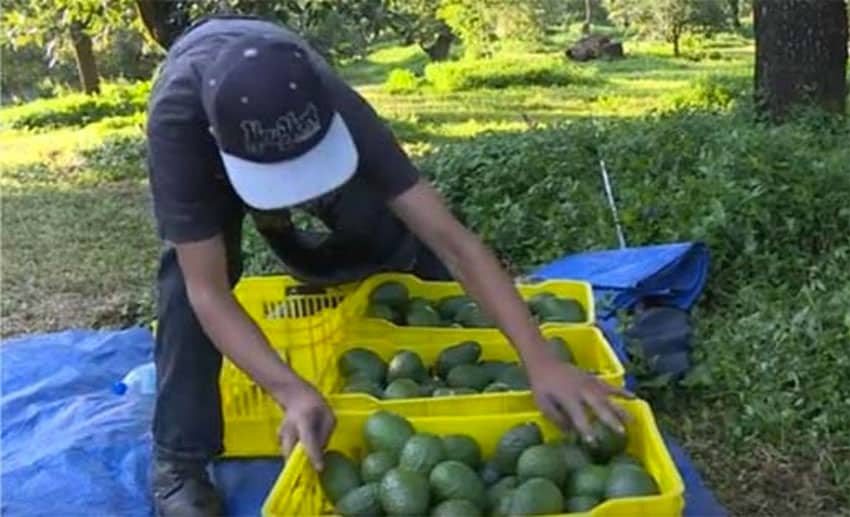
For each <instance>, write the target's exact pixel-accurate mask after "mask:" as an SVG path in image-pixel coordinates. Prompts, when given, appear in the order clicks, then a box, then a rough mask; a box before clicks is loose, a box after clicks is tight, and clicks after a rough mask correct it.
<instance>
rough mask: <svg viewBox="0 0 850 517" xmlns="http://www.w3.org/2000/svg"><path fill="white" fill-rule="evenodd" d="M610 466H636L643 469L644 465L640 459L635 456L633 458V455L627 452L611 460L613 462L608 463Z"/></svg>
mask: <svg viewBox="0 0 850 517" xmlns="http://www.w3.org/2000/svg"><path fill="white" fill-rule="evenodd" d="M608 464H609V465H611V466H614V465H634V466H636V467H643V463H641V461H640V460H639V459H637V458H635V457H634V456H632V455H631V454H627V453H625V452H623V453H621V454H618V455H616V456H614V457H613V458H611V460H610V461H609V462H608Z"/></svg>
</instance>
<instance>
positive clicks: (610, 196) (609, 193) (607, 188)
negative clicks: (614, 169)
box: [599, 158, 626, 249]
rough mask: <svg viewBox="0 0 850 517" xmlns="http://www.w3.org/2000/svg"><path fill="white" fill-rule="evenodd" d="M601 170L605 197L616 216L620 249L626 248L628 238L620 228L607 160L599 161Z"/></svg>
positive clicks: (615, 221) (615, 222) (615, 224)
mask: <svg viewBox="0 0 850 517" xmlns="http://www.w3.org/2000/svg"><path fill="white" fill-rule="evenodd" d="M599 168H600V170H601V171H602V183H603V184H604V185H605V197H606V198H607V199H608V207H609V208H611V214H612V215H613V216H614V226H615V227H616V229H617V240H618V241H619V242H620V248H621V249H622V248H625V247H626V238H625V237H624V236H623V227H622V226H620V214H619V213H617V204H616V203H615V202H614V193H613V191H612V189H611V180H610V179H609V178H608V169H607V168H606V167H605V160H603V159H602V158H600V159H599Z"/></svg>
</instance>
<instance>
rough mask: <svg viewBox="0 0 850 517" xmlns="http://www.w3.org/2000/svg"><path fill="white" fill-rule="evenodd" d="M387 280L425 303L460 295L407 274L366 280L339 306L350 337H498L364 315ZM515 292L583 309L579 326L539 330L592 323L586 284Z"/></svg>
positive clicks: (522, 287) (555, 283) (453, 286)
mask: <svg viewBox="0 0 850 517" xmlns="http://www.w3.org/2000/svg"><path fill="white" fill-rule="evenodd" d="M388 281H396V282H400V283H402V284H404V285H405V286H407V288H408V290H409V292H410V296H418V297H422V298H426V299H429V300H439V299H440V298H444V297H446V296H454V295H459V294H464V293H465V291H464V289H463V286H461V285H460V284H459V283H457V282H427V281H424V280H420V279H419V278H417V277H415V276H413V275H408V274H396V273H383V274H379V275H374V276H371V277H369V279H367V280H365V281H364V282H362V283H361V284H360V285H359V286H358V287H357V289H355V290H354V291H353V292H352V293H351V294H350V295H349V296H347V297H346V298H345V301H343V303H342V304H341V305H340V310H341V312H342V315H343V318H345V320H346V325H347V326H348V328H349V331H350V332H351V333H352V335H357V336H359V337H380V336H382V335H392V336H393V337H398V336H404V335H406V334H407V333H409V332H416V333H419V332H422V331H427V332H429V333H431V335H432V336H434V337H435V338H437V339H441V338H440V337H439V336H442V335H449V334H451V333H452V332H455V331H457V330H463V332H465V335H466V336H467V339H476V340H482V339H486V338H487V337H488V336H493V335H501V331H500V330H498V329H496V328H493V329H486V328H485V329H479V328H474V329H456V328H444V327H405V326H399V325H396V324H394V323H392V322H389V321H385V320H381V319H378V318H369V317H367V316H366V310H367V309H368V307H369V295H370V294H371V292H372V291H373V290H374V289H375V288H376V287H377V286H378V285H380V284H382V283H384V282H388ZM517 290H518V291H519V293H520V295H521V296H522V297H523V298H524V299H528V298H531V297H532V296H534V295H535V294H540V293H543V292H549V293H552V294H554V295H556V296H559V297H568V298H573V299H575V300H576V301H578V302H579V304H580V305H581V306H582V307H583V308H584V312H585V314H586V315H587V318H586V319H585V321H583V322H581V323H546V324H544V325H542V328H549V327H573V326H587V325H590V324H592V323H593V322H594V321H595V320H596V312H595V306H594V300H593V289H592V288H591V286H590V284H589V283H587V282H580V281H573V280H548V281H545V282H540V283H536V284H517Z"/></svg>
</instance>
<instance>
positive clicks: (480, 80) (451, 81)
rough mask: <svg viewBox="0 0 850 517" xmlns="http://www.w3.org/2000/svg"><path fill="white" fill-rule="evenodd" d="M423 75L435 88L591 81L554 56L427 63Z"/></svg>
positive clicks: (470, 87) (459, 88) (586, 74)
mask: <svg viewBox="0 0 850 517" xmlns="http://www.w3.org/2000/svg"><path fill="white" fill-rule="evenodd" d="M425 78H426V79H427V81H428V82H429V83H431V84H432V85H433V86H434V88H436V89H437V90H439V91H445V92H453V91H462V90H471V89H475V88H508V87H511V86H566V85H569V84H576V83H587V82H592V81H594V80H595V78H594V76H592V75H590V73H589V72H587V71H585V70H580V69H579V68H578V67H576V66H575V65H572V64H570V63H567V62H565V61H563V60H562V59H560V58H559V57H556V56H547V57H539V56H538V57H534V56H498V57H495V58H491V59H464V60H461V61H451V62H443V63H431V64H429V65H428V66H426V67H425Z"/></svg>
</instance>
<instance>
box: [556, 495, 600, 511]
mask: <svg viewBox="0 0 850 517" xmlns="http://www.w3.org/2000/svg"><path fill="white" fill-rule="evenodd" d="M601 502H602V500H601V499H599V498H598V497H593V496H590V495H577V496H573V497H570V498H568V499H566V500H565V501H564V510H566V511H567V512H568V513H583V512H589V511H590V510H592V509H593V508H594V507H595V506H596V505H598V504H599V503H601Z"/></svg>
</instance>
